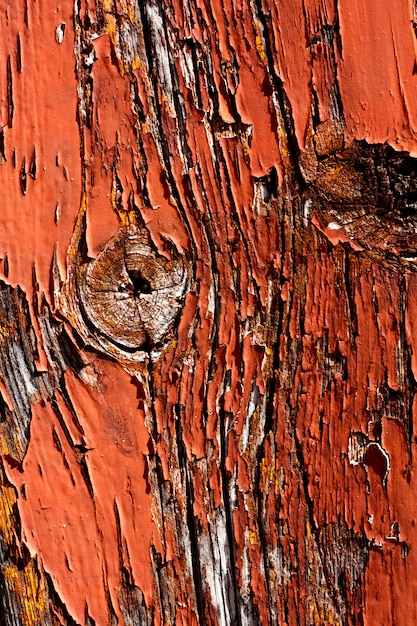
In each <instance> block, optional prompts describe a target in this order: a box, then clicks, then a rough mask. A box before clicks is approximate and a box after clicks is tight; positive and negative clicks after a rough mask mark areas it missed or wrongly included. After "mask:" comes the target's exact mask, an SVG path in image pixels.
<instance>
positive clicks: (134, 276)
mask: <svg viewBox="0 0 417 626" xmlns="http://www.w3.org/2000/svg"><path fill="white" fill-rule="evenodd" d="M127 273H128V274H129V278H130V280H131V281H132V285H133V295H134V296H135V297H137V296H138V295H139V294H141V293H151V292H152V287H151V283H150V282H149V280H148V279H147V278H145V277H144V276H143V275H142V273H141V271H140V270H128V272H127Z"/></svg>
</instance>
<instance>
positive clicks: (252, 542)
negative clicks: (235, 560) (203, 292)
mask: <svg viewBox="0 0 417 626" xmlns="http://www.w3.org/2000/svg"><path fill="white" fill-rule="evenodd" d="M249 543H250V545H251V546H253V545H255V544H257V543H258V534H257V533H256V532H255V531H254V530H250V531H249Z"/></svg>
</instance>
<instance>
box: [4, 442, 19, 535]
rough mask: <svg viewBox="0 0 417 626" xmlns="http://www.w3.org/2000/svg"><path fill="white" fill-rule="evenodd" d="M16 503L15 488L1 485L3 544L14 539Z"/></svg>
mask: <svg viewBox="0 0 417 626" xmlns="http://www.w3.org/2000/svg"><path fill="white" fill-rule="evenodd" d="M1 444H2V446H1V447H2V448H3V447H4V445H5V442H4V439H3V437H2V438H1ZM15 503H16V494H15V490H14V489H13V487H9V486H8V485H5V484H4V482H3V481H2V482H1V485H0V533H1V534H2V536H3V543H4V544H6V545H10V544H11V543H12V541H13V539H14V534H13V526H14V524H13V517H14V516H13V506H14V505H15Z"/></svg>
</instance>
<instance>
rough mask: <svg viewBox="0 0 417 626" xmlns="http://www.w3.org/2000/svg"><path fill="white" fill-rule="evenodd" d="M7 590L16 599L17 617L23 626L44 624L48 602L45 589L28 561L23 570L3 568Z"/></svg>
mask: <svg viewBox="0 0 417 626" xmlns="http://www.w3.org/2000/svg"><path fill="white" fill-rule="evenodd" d="M3 574H4V578H5V581H6V584H7V587H8V589H9V590H10V592H11V593H12V594H13V596H14V597H15V598H16V600H17V603H18V606H19V617H20V620H21V623H22V624H23V625H24V626H38V625H39V624H42V623H44V618H45V614H47V613H49V611H48V600H47V596H46V591H45V588H44V586H43V584H42V582H41V580H40V577H39V574H38V573H37V572H36V570H35V566H34V563H33V561H30V562H29V563H28V565H26V567H25V568H24V569H23V570H19V569H18V568H17V567H16V566H15V565H7V566H6V567H4V568H3Z"/></svg>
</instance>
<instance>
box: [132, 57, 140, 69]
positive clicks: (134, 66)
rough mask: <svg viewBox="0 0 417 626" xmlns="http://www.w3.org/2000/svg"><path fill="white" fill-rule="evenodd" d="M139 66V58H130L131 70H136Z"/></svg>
mask: <svg viewBox="0 0 417 626" xmlns="http://www.w3.org/2000/svg"><path fill="white" fill-rule="evenodd" d="M140 66H141V62H140V59H139V58H138V57H134V58H133V59H132V63H131V68H132V72H133V71H134V70H138V69H139V68H140Z"/></svg>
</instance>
